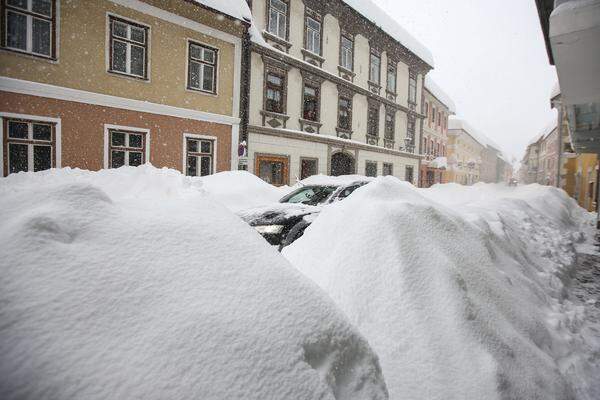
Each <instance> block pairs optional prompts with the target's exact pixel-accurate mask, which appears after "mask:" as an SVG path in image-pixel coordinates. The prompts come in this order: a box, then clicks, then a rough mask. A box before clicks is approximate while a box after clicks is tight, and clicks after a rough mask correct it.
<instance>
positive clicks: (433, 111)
mask: <svg viewBox="0 0 600 400" xmlns="http://www.w3.org/2000/svg"><path fill="white" fill-rule="evenodd" d="M431 122H433V126H435V107H431Z"/></svg>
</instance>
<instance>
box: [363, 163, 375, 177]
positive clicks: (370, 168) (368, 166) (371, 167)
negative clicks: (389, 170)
mask: <svg viewBox="0 0 600 400" xmlns="http://www.w3.org/2000/svg"><path fill="white" fill-rule="evenodd" d="M365 175H366V176H377V163H376V162H375V161H367V162H366V163H365Z"/></svg>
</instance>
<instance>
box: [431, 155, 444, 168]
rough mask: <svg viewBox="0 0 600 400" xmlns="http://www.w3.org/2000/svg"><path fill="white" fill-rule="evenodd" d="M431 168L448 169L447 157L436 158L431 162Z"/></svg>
mask: <svg viewBox="0 0 600 400" xmlns="http://www.w3.org/2000/svg"><path fill="white" fill-rule="evenodd" d="M429 166H430V167H431V168H439V169H446V168H448V159H447V158H446V157H436V158H434V159H433V160H431V162H429Z"/></svg>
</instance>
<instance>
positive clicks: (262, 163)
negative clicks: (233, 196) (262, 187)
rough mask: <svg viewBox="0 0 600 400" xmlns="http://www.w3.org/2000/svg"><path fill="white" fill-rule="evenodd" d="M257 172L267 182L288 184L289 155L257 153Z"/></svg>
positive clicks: (280, 184) (277, 184) (276, 184)
mask: <svg viewBox="0 0 600 400" xmlns="http://www.w3.org/2000/svg"><path fill="white" fill-rule="evenodd" d="M254 168H255V173H257V175H258V177H259V178H261V179H262V180H264V181H265V182H267V183H270V184H272V185H275V186H282V185H287V184H288V171H289V160H288V158H287V157H282V156H271V155H257V156H256V162H255V166H254Z"/></svg>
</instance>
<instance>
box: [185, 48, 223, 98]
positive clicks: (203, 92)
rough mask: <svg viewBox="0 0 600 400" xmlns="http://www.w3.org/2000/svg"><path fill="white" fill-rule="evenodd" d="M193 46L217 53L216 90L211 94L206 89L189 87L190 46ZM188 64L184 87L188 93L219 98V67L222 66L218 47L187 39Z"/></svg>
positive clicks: (215, 64) (186, 64)
mask: <svg viewBox="0 0 600 400" xmlns="http://www.w3.org/2000/svg"><path fill="white" fill-rule="evenodd" d="M191 44H195V45H197V46H201V47H207V48H208V49H209V50H214V51H215V63H214V64H213V65H214V67H215V82H214V86H215V90H214V92H209V91H207V90H204V89H199V88H192V87H191V86H190V85H189V78H190V45H191ZM185 45H186V50H185V51H186V62H185V80H184V85H185V90H186V91H188V92H193V93H198V94H203V95H207V96H215V97H216V96H218V95H219V66H220V65H221V59H220V57H221V49H220V48H219V47H216V46H214V45H210V44H208V43H204V42H202V41H199V40H196V39H194V38H189V37H188V38H186V42H185ZM202 71H204V68H202Z"/></svg>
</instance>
